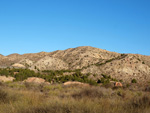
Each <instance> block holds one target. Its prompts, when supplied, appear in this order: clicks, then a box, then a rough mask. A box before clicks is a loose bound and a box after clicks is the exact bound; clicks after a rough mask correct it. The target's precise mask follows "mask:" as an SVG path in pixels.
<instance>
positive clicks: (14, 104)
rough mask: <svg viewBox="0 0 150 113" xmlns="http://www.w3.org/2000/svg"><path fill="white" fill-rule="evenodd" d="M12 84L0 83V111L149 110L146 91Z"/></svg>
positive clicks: (110, 112) (89, 112) (134, 112)
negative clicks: (4, 84)
mask: <svg viewBox="0 0 150 113" xmlns="http://www.w3.org/2000/svg"><path fill="white" fill-rule="evenodd" d="M13 84H14V83H10V84H7V85H6V86H3V85H1V86H0V87H1V89H0V113H120V112H121V113H149V112H150V95H149V93H147V92H133V91H130V90H124V89H116V90H112V89H106V88H102V87H84V88H80V87H63V86H62V85H59V84H58V85H52V86H46V85H43V86H39V85H31V84H30V85H27V86H26V85H24V87H23V86H22V84H19V83H18V86H17V85H16V84H17V83H15V86H14V87H12V85H13ZM10 86H11V87H10ZM29 86H32V88H31V89H30V87H29ZM4 87H5V88H4ZM15 87H17V88H15ZM20 87H22V89H21V88H20ZM38 88H39V89H40V90H39V89H38ZM41 89H42V91H41Z"/></svg>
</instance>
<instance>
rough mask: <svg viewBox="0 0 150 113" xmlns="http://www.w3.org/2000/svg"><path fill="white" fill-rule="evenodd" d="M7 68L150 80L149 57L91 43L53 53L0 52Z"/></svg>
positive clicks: (0, 66) (1, 65)
mask: <svg viewBox="0 0 150 113" xmlns="http://www.w3.org/2000/svg"><path fill="white" fill-rule="evenodd" d="M14 66H15V67H14ZM17 66H18V67H17ZM19 66H20V67H19ZM6 67H10V68H13V67H14V68H22V67H24V68H28V69H31V70H34V71H37V70H40V71H42V70H76V69H80V70H81V72H82V73H85V74H86V73H91V74H93V75H94V74H96V75H97V76H100V75H101V74H107V75H110V76H112V77H114V78H118V79H120V80H124V81H130V80H131V79H133V78H136V79H137V80H139V81H145V80H150V56H146V55H140V54H121V53H117V52H110V51H107V50H103V49H99V48H95V47H91V46H80V47H77V48H69V49H66V50H57V51H53V52H39V53H28V54H22V55H20V54H16V53H15V54H10V55H8V56H3V55H0V68H6Z"/></svg>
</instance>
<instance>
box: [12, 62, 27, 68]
mask: <svg viewBox="0 0 150 113" xmlns="http://www.w3.org/2000/svg"><path fill="white" fill-rule="evenodd" d="M12 67H14V68H25V66H24V65H22V64H19V63H15V64H13V65H12Z"/></svg>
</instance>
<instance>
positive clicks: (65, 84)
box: [63, 81, 89, 86]
mask: <svg viewBox="0 0 150 113" xmlns="http://www.w3.org/2000/svg"><path fill="white" fill-rule="evenodd" d="M63 85H64V86H71V85H79V86H89V84H85V83H81V82H77V81H68V82H65V83H64V84H63Z"/></svg>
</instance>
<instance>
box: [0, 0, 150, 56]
mask: <svg viewBox="0 0 150 113" xmlns="http://www.w3.org/2000/svg"><path fill="white" fill-rule="evenodd" d="M149 43H150V0H0V54H3V55H8V54H12V53H19V54H23V53H35V52H40V51H46V52H51V51H54V50H64V49H67V48H73V47H77V46H93V47H97V48H101V49H106V50H109V51H115V52H119V53H138V54H144V55H150V44H149Z"/></svg>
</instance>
